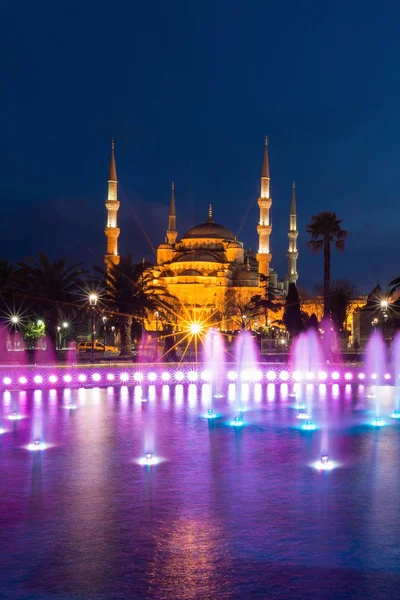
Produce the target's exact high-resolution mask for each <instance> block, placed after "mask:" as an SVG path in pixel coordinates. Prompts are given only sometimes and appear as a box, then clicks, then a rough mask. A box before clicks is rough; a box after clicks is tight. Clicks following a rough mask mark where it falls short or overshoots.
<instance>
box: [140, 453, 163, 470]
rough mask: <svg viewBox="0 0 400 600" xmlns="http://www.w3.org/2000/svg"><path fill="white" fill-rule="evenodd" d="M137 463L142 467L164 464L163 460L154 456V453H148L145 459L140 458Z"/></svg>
mask: <svg viewBox="0 0 400 600" xmlns="http://www.w3.org/2000/svg"><path fill="white" fill-rule="evenodd" d="M137 462H138V464H139V465H141V466H142V467H150V466H153V465H158V464H159V463H160V462H162V459H160V458H157V457H156V456H154V454H153V452H146V453H145V455H144V457H143V458H139V460H138V461H137Z"/></svg>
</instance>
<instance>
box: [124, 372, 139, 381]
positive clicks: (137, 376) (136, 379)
mask: <svg viewBox="0 0 400 600" xmlns="http://www.w3.org/2000/svg"><path fill="white" fill-rule="evenodd" d="M122 375H127V373H121V377H120V379H122ZM133 379H134V380H135V381H143V373H140V372H139V371H137V372H136V373H134V375H133ZM122 381H127V380H126V379H122Z"/></svg>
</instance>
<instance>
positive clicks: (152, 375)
mask: <svg viewBox="0 0 400 600" xmlns="http://www.w3.org/2000/svg"><path fill="white" fill-rule="evenodd" d="M147 379H148V380H149V381H155V380H156V379H157V373H154V371H152V372H151V373H149V374H148V376H147Z"/></svg>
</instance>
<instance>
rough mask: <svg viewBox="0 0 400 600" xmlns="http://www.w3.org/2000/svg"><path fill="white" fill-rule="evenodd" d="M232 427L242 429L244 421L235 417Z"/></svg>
mask: <svg viewBox="0 0 400 600" xmlns="http://www.w3.org/2000/svg"><path fill="white" fill-rule="evenodd" d="M230 425H232V427H241V426H242V425H243V421H242V419H240V418H239V417H235V418H234V419H233V420H232V421H231V422H230Z"/></svg>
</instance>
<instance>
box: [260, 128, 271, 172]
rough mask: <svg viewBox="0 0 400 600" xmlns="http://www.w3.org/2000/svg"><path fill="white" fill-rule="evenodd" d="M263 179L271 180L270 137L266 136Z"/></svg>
mask: <svg viewBox="0 0 400 600" xmlns="http://www.w3.org/2000/svg"><path fill="white" fill-rule="evenodd" d="M261 177H268V179H269V161H268V136H266V138H265V147H264V161H263V166H262V172H261Z"/></svg>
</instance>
